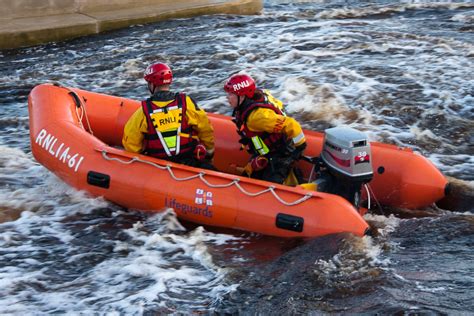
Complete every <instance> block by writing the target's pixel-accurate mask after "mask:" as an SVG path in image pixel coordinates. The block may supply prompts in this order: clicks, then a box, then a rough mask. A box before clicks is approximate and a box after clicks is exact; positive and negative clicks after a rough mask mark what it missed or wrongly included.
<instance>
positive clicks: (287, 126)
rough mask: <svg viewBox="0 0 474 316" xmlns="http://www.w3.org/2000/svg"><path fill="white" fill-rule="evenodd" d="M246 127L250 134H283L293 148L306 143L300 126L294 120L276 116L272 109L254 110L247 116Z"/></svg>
mask: <svg viewBox="0 0 474 316" xmlns="http://www.w3.org/2000/svg"><path fill="white" fill-rule="evenodd" d="M246 125H247V128H248V129H249V130H250V131H252V132H267V133H283V134H284V135H286V137H287V139H291V140H293V143H294V144H295V146H299V145H301V144H303V143H304V142H305V141H306V139H305V136H304V133H303V129H302V128H301V125H300V124H299V123H298V122H297V121H296V120H295V119H294V118H291V117H288V116H283V115H280V114H277V113H275V111H273V110H272V109H268V108H256V109H255V110H253V111H252V112H251V113H250V115H249V116H248V118H247V122H246Z"/></svg>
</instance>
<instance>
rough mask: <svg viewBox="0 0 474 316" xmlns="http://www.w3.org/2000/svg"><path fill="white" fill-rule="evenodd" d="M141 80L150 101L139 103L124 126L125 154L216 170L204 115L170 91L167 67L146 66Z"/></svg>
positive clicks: (210, 132)
mask: <svg viewBox="0 0 474 316" xmlns="http://www.w3.org/2000/svg"><path fill="white" fill-rule="evenodd" d="M144 79H145V81H146V82H147V83H148V89H149V91H150V94H151V97H150V98H148V99H146V100H144V101H142V106H141V108H139V109H137V111H136V112H135V113H134V114H133V115H132V116H131V117H130V119H129V120H128V122H127V124H126V125H125V128H124V133H123V139H122V144H123V146H124V148H125V150H127V151H129V152H134V153H144V154H146V155H149V156H153V157H157V158H161V159H166V160H169V161H173V162H178V163H182V164H186V165H189V166H193V167H199V168H206V169H215V168H214V167H213V166H212V164H211V159H212V156H213V154H214V131H213V128H212V126H211V124H210V122H209V119H208V117H207V114H206V112H205V111H204V110H202V109H200V108H199V107H198V105H197V103H196V102H195V101H194V100H193V99H192V98H191V97H190V96H188V95H186V94H184V93H182V92H172V91H171V90H170V85H171V83H172V81H173V73H172V72H171V69H170V67H169V66H168V65H166V64H163V63H155V64H152V65H150V66H148V67H147V69H146V70H145V74H144Z"/></svg>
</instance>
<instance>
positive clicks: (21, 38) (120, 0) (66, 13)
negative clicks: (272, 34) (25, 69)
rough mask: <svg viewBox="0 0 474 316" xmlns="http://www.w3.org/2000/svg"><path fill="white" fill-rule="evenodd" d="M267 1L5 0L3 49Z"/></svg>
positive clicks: (1, 0)
mask: <svg viewBox="0 0 474 316" xmlns="http://www.w3.org/2000/svg"><path fill="white" fill-rule="evenodd" d="M262 9H263V0H190V1H183V0H174V1H173V0H0V49H9V48H16V47H23V46H31V45H37V44H41V43H46V42H52V41H60V40H64V39H70V38H74V37H79V36H84V35H90V34H94V33H99V32H103V31H108V30H113V29H118V28H122V27H127V26H130V25H134V24H144V23H151V22H156V21H160V20H165V19H170V18H183V17H191V16H196V15H203V14H218V13H224V14H257V13H259V12H260V11H261V10H262Z"/></svg>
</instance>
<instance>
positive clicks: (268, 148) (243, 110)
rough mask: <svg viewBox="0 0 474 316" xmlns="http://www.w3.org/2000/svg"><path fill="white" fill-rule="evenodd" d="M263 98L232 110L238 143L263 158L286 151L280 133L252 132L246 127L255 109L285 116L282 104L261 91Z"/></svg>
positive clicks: (284, 141) (286, 143)
mask: <svg viewBox="0 0 474 316" xmlns="http://www.w3.org/2000/svg"><path fill="white" fill-rule="evenodd" d="M261 92H262V94H263V98H262V99H259V100H251V102H244V103H243V104H242V105H240V106H239V107H238V108H236V109H235V110H234V113H233V115H234V123H235V124H236V125H237V133H239V135H240V138H241V139H240V142H241V143H242V145H243V146H245V147H247V150H248V151H249V152H250V153H251V154H252V155H257V156H264V155H267V154H269V153H272V152H276V151H287V145H288V140H287V138H286V135H284V134H282V133H268V132H254V131H251V130H250V129H249V128H248V127H247V118H248V117H249V115H250V113H252V111H253V110H255V109H256V108H267V109H271V110H273V111H274V112H275V113H276V114H279V115H283V116H286V114H285V113H284V112H283V103H282V102H281V101H280V100H278V99H275V98H273V96H272V95H271V94H270V93H269V92H267V91H266V90H261Z"/></svg>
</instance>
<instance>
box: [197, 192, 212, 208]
mask: <svg viewBox="0 0 474 316" xmlns="http://www.w3.org/2000/svg"><path fill="white" fill-rule="evenodd" d="M194 203H196V204H198V205H207V206H212V204H213V203H212V192H206V191H204V190H202V189H196V198H195V199H194Z"/></svg>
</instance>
